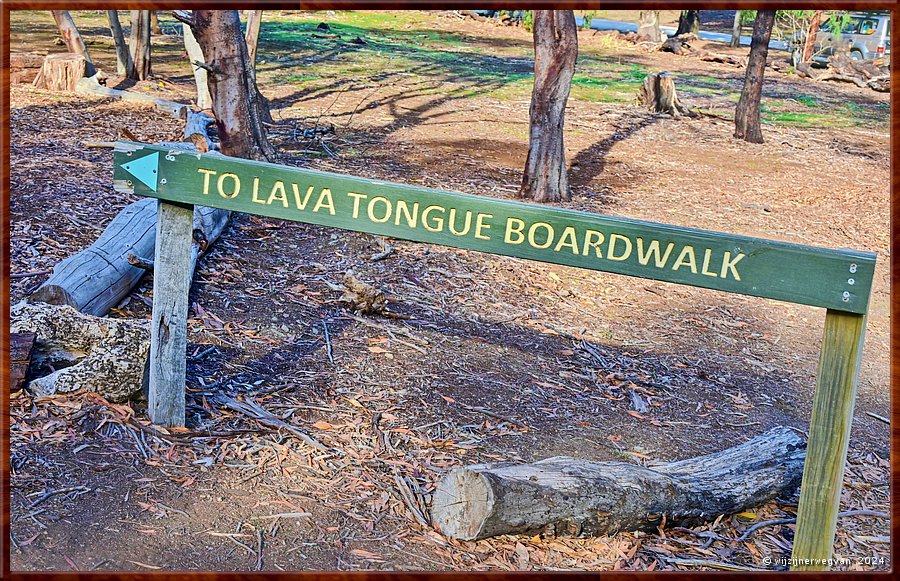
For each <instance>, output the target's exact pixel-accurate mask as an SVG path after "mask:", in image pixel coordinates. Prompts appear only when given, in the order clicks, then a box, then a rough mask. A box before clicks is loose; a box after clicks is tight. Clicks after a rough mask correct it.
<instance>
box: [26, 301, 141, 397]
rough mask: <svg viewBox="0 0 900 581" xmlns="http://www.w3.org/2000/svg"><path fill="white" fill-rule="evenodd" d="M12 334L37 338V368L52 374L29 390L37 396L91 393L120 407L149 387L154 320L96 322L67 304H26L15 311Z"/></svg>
mask: <svg viewBox="0 0 900 581" xmlns="http://www.w3.org/2000/svg"><path fill="white" fill-rule="evenodd" d="M9 329H10V332H11V333H33V334H35V335H36V336H37V338H36V341H35V347H34V351H33V353H32V356H31V359H32V369H36V370H38V371H40V370H43V371H44V372H46V371H49V372H50V373H44V374H43V375H42V376H40V377H37V378H36V379H33V380H32V381H30V382H29V383H28V385H27V389H28V391H29V392H31V393H32V394H34V395H36V396H38V397H44V396H49V395H54V394H58V393H69V392H72V391H78V390H82V389H86V390H89V391H93V392H97V393H100V394H101V395H103V397H105V398H106V399H108V400H109V401H112V402H121V401H125V400H127V399H128V398H129V397H131V396H133V395H135V394H137V393H139V392H140V391H141V388H142V387H143V385H144V383H145V368H146V362H147V354H148V353H149V350H150V321H139V320H135V319H109V318H106V317H92V316H89V315H84V314H81V313H79V312H78V311H76V310H75V309H73V308H71V307H68V306H65V305H63V306H58V305H45V304H29V303H26V302H24V301H23V302H20V303H17V304H15V305H13V306H12V308H10V325H9ZM35 375H40V373H39V372H38V373H35Z"/></svg>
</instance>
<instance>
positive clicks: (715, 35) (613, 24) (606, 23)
mask: <svg viewBox="0 0 900 581" xmlns="http://www.w3.org/2000/svg"><path fill="white" fill-rule="evenodd" d="M575 23H576V24H577V25H578V26H579V27H581V26H582V25H583V24H584V18H583V17H581V16H576V17H575ZM591 28H592V29H594V30H618V31H619V32H637V28H638V27H637V23H636V22H619V21H618V20H605V19H603V18H594V19H592V20H591ZM659 28H660V30H662V31H663V32H664V33H666V34H667V35H669V36H672V35H674V34H675V31H676V28H674V27H672V26H660V27H659ZM700 39H701V40H712V41H715V42H724V43H729V42H731V35H730V34H725V33H722V32H706V31H704V30H701V31H700ZM750 40H751V39H750V37H749V36H742V37H741V44H742V45H746V46H750ZM769 48H773V49H776V50H789V49H788V45H787V43H786V42H784V41H783V40H773V41H771V42H770V43H769Z"/></svg>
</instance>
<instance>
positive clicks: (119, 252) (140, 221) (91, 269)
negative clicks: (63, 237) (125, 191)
mask: <svg viewBox="0 0 900 581" xmlns="http://www.w3.org/2000/svg"><path fill="white" fill-rule="evenodd" d="M156 211H157V201H156V200H155V199H153V198H146V199H143V200H140V201H137V202H134V203H132V204H129V205H128V206H126V207H125V208H124V209H123V210H122V211H121V212H119V214H118V215H116V217H115V218H113V220H112V222H111V223H110V224H109V226H107V227H106V230H104V231H103V233H102V234H101V235H100V237H99V238H98V239H97V240H96V242H94V243H93V244H92V245H91V246H90V247H88V248H87V249H85V250H83V251H82V252H79V253H78V254H74V255H72V256H70V257H68V258H66V259H64V260H62V261H61V262H60V263H59V264H57V265H56V267H55V268H54V269H53V274H52V275H51V276H50V277H49V278H48V279H47V280H46V282H44V284H42V285H41V286H40V287H38V289H37V290H36V291H35V292H34V293H33V294H32V295H31V296H30V297H29V298H28V300H29V301H31V302H42V303H49V304H52V305H69V306H71V307H74V308H75V309H76V310H78V311H79V312H82V313H86V314H90V315H96V316H102V315H105V314H106V313H108V312H109V310H110V309H111V308H112V307H114V306H116V305H117V304H119V303H120V302H121V301H122V299H124V298H125V297H126V296H128V294H129V293H131V291H132V289H134V287H135V286H137V284H138V283H139V282H140V280H141V278H142V277H143V276H144V275H145V274H146V273H147V271H146V270H144V269H143V268H140V267H137V266H134V265H132V264H131V263H130V262H129V261H128V256H129V255H130V254H131V255H135V256H140V257H142V258H145V259H151V260H152V258H153V255H154V248H155V244H156ZM228 216H229V212H228V211H227V210H219V209H215V208H206V207H198V208H196V209H195V211H194V244H193V247H192V251H191V272H193V270H194V268H196V265H197V260H198V258H199V256H200V255H202V254H203V253H204V252H206V250H207V249H208V248H209V246H210V245H211V244H212V243H213V242H214V241H215V240H216V239H217V238H218V237H219V235H220V234H221V233H222V230H224V229H225V225H226V224H227V223H228Z"/></svg>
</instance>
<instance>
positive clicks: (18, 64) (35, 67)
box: [9, 52, 44, 85]
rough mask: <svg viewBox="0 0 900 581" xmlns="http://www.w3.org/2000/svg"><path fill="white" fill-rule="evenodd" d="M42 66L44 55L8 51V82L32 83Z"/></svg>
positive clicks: (14, 83)
mask: <svg viewBox="0 0 900 581" xmlns="http://www.w3.org/2000/svg"><path fill="white" fill-rule="evenodd" d="M43 66H44V55H41V54H34V53H29V52H11V53H9V82H10V84H12V85H16V84H24V83H33V82H34V79H35V78H36V77H37V76H38V73H40V71H41V68H42V67H43Z"/></svg>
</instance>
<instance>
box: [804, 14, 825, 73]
mask: <svg viewBox="0 0 900 581" xmlns="http://www.w3.org/2000/svg"><path fill="white" fill-rule="evenodd" d="M823 12H824V10H816V11H814V12H813V15H812V17H811V18H810V19H809V26H808V27H807V28H806V40H805V41H804V43H803V56H802V57H801V58H802V61H803V62H805V63H808V62H809V61H811V60H812V57H813V53H814V52H815V50H816V34H817V33H818V32H819V26H820V25H821V24H822V14H823Z"/></svg>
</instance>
